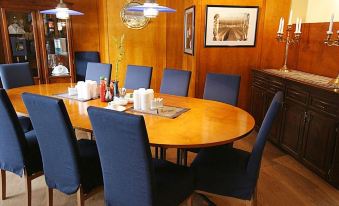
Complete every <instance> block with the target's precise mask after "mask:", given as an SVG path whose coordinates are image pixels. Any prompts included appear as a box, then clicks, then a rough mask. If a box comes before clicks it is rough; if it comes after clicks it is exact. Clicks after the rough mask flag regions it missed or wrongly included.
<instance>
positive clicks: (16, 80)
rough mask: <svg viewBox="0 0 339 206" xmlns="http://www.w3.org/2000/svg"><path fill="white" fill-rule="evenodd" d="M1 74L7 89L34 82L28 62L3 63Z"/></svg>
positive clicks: (0, 69) (3, 84)
mask: <svg viewBox="0 0 339 206" xmlns="http://www.w3.org/2000/svg"><path fill="white" fill-rule="evenodd" d="M0 76H1V81H2V86H3V88H4V89H6V90H7V89H12V88H16V87H23V86H30V85H33V84H34V81H33V77H32V73H31V70H30V68H29V64H28V63H18V64H1V65H0Z"/></svg>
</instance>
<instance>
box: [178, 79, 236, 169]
mask: <svg viewBox="0 0 339 206" xmlns="http://www.w3.org/2000/svg"><path fill="white" fill-rule="evenodd" d="M240 80H241V77H240V75H229V74H213V73H208V74H207V76H206V81H205V89H204V96H203V98H204V99H207V100H213V101H218V102H223V103H226V104H230V105H233V106H237V104H238V96H239V88H240ZM232 145H233V144H227V145H224V146H232ZM224 146H222V147H224ZM188 151H190V152H194V153H198V152H199V151H200V149H199V148H195V149H189V150H188ZM183 157H184V161H185V164H187V154H186V153H185V154H184V156H183ZM178 161H179V160H178Z"/></svg>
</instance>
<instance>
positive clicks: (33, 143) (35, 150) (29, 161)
mask: <svg viewBox="0 0 339 206" xmlns="http://www.w3.org/2000/svg"><path fill="white" fill-rule="evenodd" d="M25 137H26V142H27V146H28V151H27V153H28V154H27V156H26V170H27V173H28V175H32V174H34V173H37V172H40V171H42V170H43V169H42V160H41V153H40V148H39V144H38V140H37V138H36V135H35V131H34V130H31V131H29V132H26V133H25Z"/></svg>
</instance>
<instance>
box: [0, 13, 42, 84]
mask: <svg viewBox="0 0 339 206" xmlns="http://www.w3.org/2000/svg"><path fill="white" fill-rule="evenodd" d="M1 17H2V19H1V20H2V25H3V26H2V35H3V44H4V50H5V51H4V53H5V54H4V56H5V60H6V63H7V64H10V63H23V62H28V63H29V66H30V68H31V72H32V76H33V77H34V79H35V81H36V83H42V74H41V63H40V52H39V41H38V30H37V22H36V12H34V11H30V10H25V9H24V10H22V9H19V10H11V9H2V10H1Z"/></svg>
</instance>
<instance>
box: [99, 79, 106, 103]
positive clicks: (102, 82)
mask: <svg viewBox="0 0 339 206" xmlns="http://www.w3.org/2000/svg"><path fill="white" fill-rule="evenodd" d="M100 100H101V101H102V102H106V82H105V77H103V76H101V77H100Z"/></svg>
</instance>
